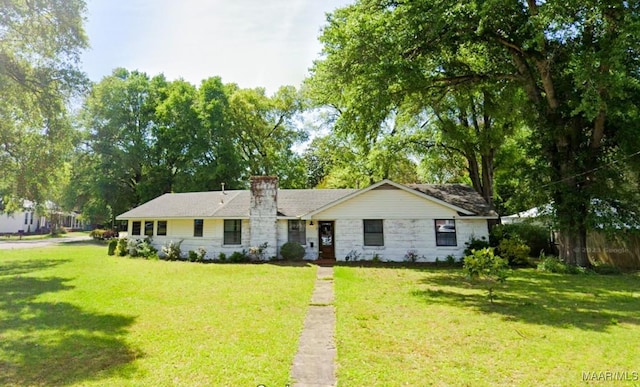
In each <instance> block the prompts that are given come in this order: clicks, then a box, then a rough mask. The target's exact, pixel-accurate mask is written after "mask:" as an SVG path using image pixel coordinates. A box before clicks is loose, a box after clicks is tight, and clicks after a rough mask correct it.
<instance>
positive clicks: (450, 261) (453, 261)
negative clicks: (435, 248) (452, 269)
mask: <svg viewBox="0 0 640 387" xmlns="http://www.w3.org/2000/svg"><path fill="white" fill-rule="evenodd" d="M446 260H447V264H449V265H452V266H453V265H455V264H456V261H457V259H456V257H455V256H454V255H451V254H449V255H447V257H446Z"/></svg>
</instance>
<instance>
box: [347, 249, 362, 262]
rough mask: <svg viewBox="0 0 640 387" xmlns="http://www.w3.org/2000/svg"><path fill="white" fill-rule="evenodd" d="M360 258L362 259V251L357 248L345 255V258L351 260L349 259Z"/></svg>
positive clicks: (355, 259)
mask: <svg viewBox="0 0 640 387" xmlns="http://www.w3.org/2000/svg"><path fill="white" fill-rule="evenodd" d="M358 259H360V253H359V252H358V251H356V250H351V251H349V253H348V254H347V255H346V256H345V257H344V260H345V261H347V262H349V261H354V262H355V261H357V260H358Z"/></svg>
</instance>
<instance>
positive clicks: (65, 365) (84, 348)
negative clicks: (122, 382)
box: [0, 260, 141, 385]
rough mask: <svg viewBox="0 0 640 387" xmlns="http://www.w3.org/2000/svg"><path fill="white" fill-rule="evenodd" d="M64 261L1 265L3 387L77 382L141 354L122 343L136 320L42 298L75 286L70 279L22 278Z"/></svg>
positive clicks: (0, 375)
mask: <svg viewBox="0 0 640 387" xmlns="http://www.w3.org/2000/svg"><path fill="white" fill-rule="evenodd" d="M63 262H64V261H63V260H56V261H53V260H52V261H28V262H14V263H11V264H9V265H7V264H4V265H3V266H2V271H1V272H0V274H1V276H0V294H2V295H3V297H2V298H1V299H0V385H68V384H74V383H78V382H82V381H85V380H91V379H94V378H97V377H100V376H101V375H105V374H109V373H111V372H116V370H118V369H119V368H122V366H126V365H128V364H130V363H131V362H132V361H133V360H134V359H135V358H136V357H140V356H141V354H140V353H139V351H136V350H135V349H133V348H131V347H130V346H129V345H128V344H127V343H126V342H125V340H124V337H125V335H126V333H127V328H128V327H129V326H130V325H131V324H133V322H134V317H130V316H123V315H116V314H101V313H95V312H91V311H86V310H83V309H81V308H79V307H78V306H76V305H73V304H71V303H68V302H57V301H50V302H47V301H42V300H39V297H40V296H41V295H43V294H45V293H57V292H62V291H70V290H73V288H74V287H73V286H71V285H69V284H68V282H69V280H68V279H64V278H60V277H48V278H35V277H29V276H25V275H24V274H27V273H29V272H33V271H36V270H38V269H46V268H48V267H51V266H55V265H57V264H59V263H63ZM5 269H6V270H5ZM118 372H120V373H121V371H118ZM125 376H126V375H125Z"/></svg>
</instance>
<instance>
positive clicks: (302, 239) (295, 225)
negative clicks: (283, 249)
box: [288, 220, 307, 245]
mask: <svg viewBox="0 0 640 387" xmlns="http://www.w3.org/2000/svg"><path fill="white" fill-rule="evenodd" d="M306 229H307V224H306V222H305V221H304V220H289V238H288V241H289V242H298V243H300V244H301V245H304V244H306V243H307V230H306Z"/></svg>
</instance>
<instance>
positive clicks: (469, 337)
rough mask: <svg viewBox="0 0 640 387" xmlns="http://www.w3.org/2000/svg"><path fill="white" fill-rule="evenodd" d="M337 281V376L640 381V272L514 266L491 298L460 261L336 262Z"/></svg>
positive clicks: (412, 381) (352, 380)
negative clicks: (401, 264) (611, 376)
mask: <svg viewBox="0 0 640 387" xmlns="http://www.w3.org/2000/svg"><path fill="white" fill-rule="evenodd" d="M335 286H336V308H337V321H338V322H337V324H338V325H337V346H338V371H337V372H338V380H339V384H340V385H345V386H365V385H369V386H373V385H377V386H391V385H393V386H398V385H409V386H417V385H468V386H478V385H480V386H482V385H505V386H507V385H508V386H511V385H522V386H534V385H547V386H551V385H556V386H570V385H584V382H583V380H582V378H583V374H582V372H598V373H600V372H603V373H604V372H620V374H619V376H620V377H624V378H626V379H628V380H631V381H626V382H623V383H625V385H634V384H635V385H637V384H639V383H640V381H639V380H635V381H633V380H632V379H634V378H637V377H638V375H639V373H640V350H639V348H640V276H639V275H637V274H636V275H625V276H599V275H574V276H572V275H556V274H544V273H538V272H536V271H534V270H529V269H528V270H517V271H515V272H513V273H512V276H511V277H510V278H509V279H508V280H507V283H506V285H505V287H498V289H497V290H496V293H497V297H498V299H497V300H496V302H495V304H493V305H491V304H489V302H488V301H487V298H486V295H487V293H486V291H485V290H484V289H483V288H481V287H479V286H476V285H475V284H472V283H470V282H469V281H467V280H466V278H465V277H464V276H463V275H462V273H461V271H460V270H459V269H436V268H433V269H408V268H404V269H403V268H360V267H336V268H335ZM625 372H626V374H625ZM587 376H588V375H587ZM603 376H604V377H607V376H606V375H604V374H603ZM592 382H593V381H592ZM596 383H602V382H596ZM609 383H610V382H609Z"/></svg>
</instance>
